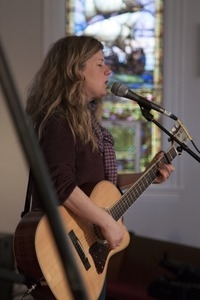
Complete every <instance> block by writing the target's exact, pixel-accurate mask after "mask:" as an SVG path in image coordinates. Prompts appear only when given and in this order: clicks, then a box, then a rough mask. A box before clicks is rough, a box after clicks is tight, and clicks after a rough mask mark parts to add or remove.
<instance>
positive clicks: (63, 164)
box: [40, 116, 77, 204]
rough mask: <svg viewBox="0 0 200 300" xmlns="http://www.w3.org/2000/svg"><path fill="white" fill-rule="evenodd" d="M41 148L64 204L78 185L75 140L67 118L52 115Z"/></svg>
mask: <svg viewBox="0 0 200 300" xmlns="http://www.w3.org/2000/svg"><path fill="white" fill-rule="evenodd" d="M40 145H41V149H42V152H43V154H44V158H45V161H46V164H47V167H48V171H49V174H50V177H51V179H52V182H53V185H54V187H55V190H56V193H57V196H58V200H59V202H60V204H62V203H63V202H64V201H65V200H66V199H67V198H68V196H69V195H70V194H71V192H72V191H73V189H74V188H75V187H76V185H77V182H76V177H75V142H74V138H73V135H72V132H71V129H70V127H69V124H68V122H67V120H66V119H65V118H61V117H57V118H56V117H55V116H53V117H51V118H50V119H49V120H48V122H47V124H46V126H45V129H44V134H43V136H42V138H41V141H40Z"/></svg>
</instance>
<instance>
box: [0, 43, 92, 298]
mask: <svg viewBox="0 0 200 300" xmlns="http://www.w3.org/2000/svg"><path fill="white" fill-rule="evenodd" d="M0 83H1V85H2V90H3V92H4V95H5V98H6V103H7V105H8V108H9V110H10V113H11V116H12V119H13V122H14V125H15V127H16V130H17V133H18V135H19V138H20V139H21V142H22V146H23V149H24V152H25V155H26V158H27V161H28V163H29V165H30V168H31V170H32V174H33V177H34V179H35V182H36V184H37V187H38V190H39V193H40V195H41V201H42V204H43V207H44V210H45V211H46V213H47V217H48V220H49V224H50V227H51V230H52V232H53V236H54V238H55V242H56V244H57V247H58V251H59V254H60V257H61V260H62V263H63V268H64V271H65V274H66V278H67V279H68V281H69V286H70V289H71V292H72V295H73V296H74V299H77V300H80V299H81V300H87V299H88V298H87V296H86V292H85V290H84V286H83V282H82V278H81V276H80V274H79V272H78V268H77V265H76V262H75V259H74V256H73V253H72V250H71V247H70V244H69V241H68V237H67V235H66V232H65V230H64V227H63V224H62V222H61V219H60V216H59V213H58V210H57V205H58V199H57V196H56V192H55V190H54V188H53V184H52V182H51V179H50V176H49V173H48V171H47V167H46V164H45V161H44V158H43V156H42V152H41V150H40V147H39V145H38V142H37V139H36V137H35V135H34V131H33V130H32V127H31V126H29V124H28V122H27V118H26V115H25V113H24V111H23V109H22V106H21V105H20V100H19V97H18V93H17V91H16V88H15V85H14V82H13V80H12V77H11V74H10V72H9V68H8V64H7V62H6V58H5V55H4V52H3V47H1V41H0ZM0 271H1V272H0V277H1V276H3V274H4V275H7V276H5V277H4V278H5V279H8V277H10V280H16V281H20V282H22V281H23V280H24V277H23V276H21V275H20V274H19V276H18V277H17V276H15V274H13V276H9V275H10V274H9V273H8V272H7V274H5V270H3V271H2V270H0ZM2 273H3V274H2Z"/></svg>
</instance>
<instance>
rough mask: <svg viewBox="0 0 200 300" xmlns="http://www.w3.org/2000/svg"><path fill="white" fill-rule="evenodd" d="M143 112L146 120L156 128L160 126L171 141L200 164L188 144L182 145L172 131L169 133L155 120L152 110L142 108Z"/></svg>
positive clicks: (199, 160)
mask: <svg viewBox="0 0 200 300" xmlns="http://www.w3.org/2000/svg"><path fill="white" fill-rule="evenodd" d="M140 108H141V112H142V115H143V116H144V117H145V119H146V120H147V121H149V122H153V123H154V124H155V125H156V126H158V127H159V128H160V129H161V130H162V131H163V132H165V133H166V134H167V135H168V136H169V137H170V139H171V140H172V141H173V140H174V141H175V142H176V143H177V144H179V146H180V148H181V149H182V150H184V151H186V152H187V153H189V154H190V155H191V156H192V157H193V158H194V159H196V160H197V161H198V162H200V157H199V156H198V155H197V154H196V153H194V152H193V151H192V150H191V149H190V148H189V147H188V146H187V145H186V144H184V143H182V142H181V141H179V139H177V138H176V137H175V136H174V135H173V134H171V132H170V131H168V130H167V129H166V128H165V127H163V126H162V125H161V124H160V123H159V122H157V121H156V120H155V119H154V116H153V115H152V114H151V113H150V109H147V108H144V107H141V106H140Z"/></svg>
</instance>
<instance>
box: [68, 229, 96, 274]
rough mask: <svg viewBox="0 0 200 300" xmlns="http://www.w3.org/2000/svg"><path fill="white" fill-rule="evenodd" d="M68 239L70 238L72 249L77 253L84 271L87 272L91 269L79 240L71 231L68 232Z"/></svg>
mask: <svg viewBox="0 0 200 300" xmlns="http://www.w3.org/2000/svg"><path fill="white" fill-rule="evenodd" d="M69 237H70V239H71V241H72V243H73V245H74V247H75V248H76V251H77V253H78V255H79V257H80V259H81V261H82V263H83V265H84V267H85V269H86V271H87V270H89V269H90V268H91V265H90V263H89V260H88V258H87V256H86V255H85V252H84V249H83V247H82V245H81V243H80V241H79V239H78V238H77V236H76V235H75V233H74V231H73V230H71V231H70V232H69Z"/></svg>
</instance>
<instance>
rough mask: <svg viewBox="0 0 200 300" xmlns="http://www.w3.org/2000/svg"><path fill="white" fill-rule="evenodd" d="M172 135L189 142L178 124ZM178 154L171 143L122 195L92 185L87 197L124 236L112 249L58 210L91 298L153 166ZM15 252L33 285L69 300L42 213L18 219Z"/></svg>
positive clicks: (106, 184) (93, 229)
mask: <svg viewBox="0 0 200 300" xmlns="http://www.w3.org/2000/svg"><path fill="white" fill-rule="evenodd" d="M174 136H176V138H178V139H179V140H180V141H181V142H182V143H185V142H186V141H187V139H188V135H187V134H186V133H185V130H184V129H183V128H182V126H180V125H179V124H178V125H176V131H175V133H174ZM180 154H181V149H180V146H179V145H178V144H176V143H175V142H172V145H171V147H170V148H169V150H168V151H167V152H166V153H165V155H164V156H163V157H161V158H160V159H159V160H158V161H156V162H155V163H153V164H152V165H151V166H150V167H149V168H148V169H147V170H146V171H145V172H144V173H143V174H142V176H141V177H140V178H139V179H138V180H137V181H136V182H135V183H134V184H133V185H132V186H131V188H130V189H128V190H127V191H126V192H125V193H124V194H123V195H122V194H121V193H120V192H119V190H118V189H117V188H116V187H115V185H113V184H112V183H111V182H109V181H101V182H99V183H98V184H97V185H96V186H95V187H94V189H93V190H92V193H91V194H90V198H91V199H92V201H94V202H95V203H96V204H97V205H99V206H100V207H103V208H104V209H105V210H107V211H108V213H109V214H111V215H112V216H113V218H114V219H115V220H116V221H117V222H119V223H120V225H121V226H122V228H123V230H124V233H125V234H124V239H123V242H122V244H121V245H120V246H119V247H117V248H115V249H114V250H111V249H110V248H109V246H108V244H107V243H106V241H105V240H103V238H102V236H101V234H99V233H100V232H99V231H100V230H99V228H98V227H96V226H94V225H93V224H90V223H89V222H86V221H85V220H84V219H81V218H80V217H77V216H76V215H75V214H73V213H72V212H71V211H68V210H67V209H66V208H65V207H64V206H59V207H58V210H59V214H60V218H61V220H62V222H63V226H64V229H65V230H66V235H67V236H68V238H69V240H70V245H71V248H72V252H73V254H74V257H75V261H76V262H77V267H78V270H79V272H80V275H81V278H82V280H83V284H84V287H85V290H86V291H87V295H88V299H89V300H97V299H98V297H99V295H100V292H101V289H102V287H103V284H104V280H105V277H106V271H107V267H108V262H109V259H110V257H111V256H112V255H114V254H115V253H117V252H119V251H122V250H123V249H125V248H126V247H127V246H128V244H129V239H130V238H129V233H128V231H127V229H126V228H125V226H124V224H123V221H122V217H123V215H124V214H125V212H126V211H127V210H128V209H129V208H130V207H131V206H132V204H133V203H134V202H135V201H136V200H137V199H138V198H139V196H140V195H141V194H142V193H143V192H144V191H145V190H146V189H147V188H148V187H149V186H150V184H151V183H152V182H153V181H154V180H155V179H156V177H157V165H158V164H159V163H161V164H162V163H169V162H171V161H172V160H173V159H174V158H175V157H176V156H177V155H180ZM14 253H15V258H16V263H17V266H18V268H19V270H20V272H22V273H24V274H25V275H27V276H29V277H30V278H32V279H34V280H35V282H41V283H45V284H47V286H48V287H49V288H50V290H51V292H52V293H53V295H54V296H55V298H56V299H58V300H72V299H73V295H72V292H71V289H70V286H69V283H68V281H67V279H66V275H65V271H64V269H63V266H62V263H61V259H60V256H59V253H58V250H57V247H56V244H55V241H54V238H53V235H52V232H51V230H50V226H49V222H48V218H47V215H45V214H44V212H42V211H31V212H29V213H27V214H26V215H25V216H24V217H23V218H22V219H21V221H20V222H19V224H18V226H17V228H16V231H15V234H14Z"/></svg>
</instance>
